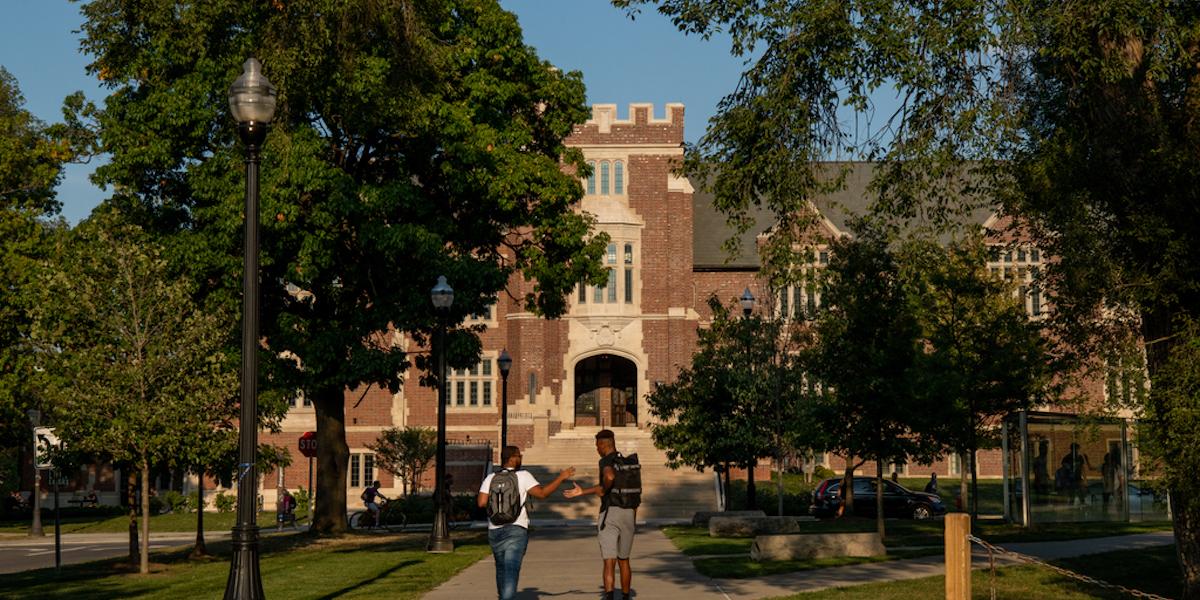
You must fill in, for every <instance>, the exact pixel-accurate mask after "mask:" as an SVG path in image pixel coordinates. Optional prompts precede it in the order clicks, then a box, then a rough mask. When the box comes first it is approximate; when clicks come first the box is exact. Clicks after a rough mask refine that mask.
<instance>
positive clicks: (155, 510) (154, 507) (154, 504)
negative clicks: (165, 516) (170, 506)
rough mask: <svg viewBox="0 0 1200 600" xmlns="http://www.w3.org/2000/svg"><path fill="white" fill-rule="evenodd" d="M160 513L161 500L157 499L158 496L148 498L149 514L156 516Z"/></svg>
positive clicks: (161, 508) (161, 507)
mask: <svg viewBox="0 0 1200 600" xmlns="http://www.w3.org/2000/svg"><path fill="white" fill-rule="evenodd" d="M162 511H163V501H162V498H159V497H158V496H150V514H151V515H157V514H161V513H162Z"/></svg>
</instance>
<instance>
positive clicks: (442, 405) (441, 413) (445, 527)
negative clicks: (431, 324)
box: [425, 275, 454, 554]
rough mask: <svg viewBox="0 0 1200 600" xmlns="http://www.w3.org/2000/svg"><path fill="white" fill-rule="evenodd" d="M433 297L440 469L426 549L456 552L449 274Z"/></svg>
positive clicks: (436, 286) (436, 481) (438, 464)
mask: <svg viewBox="0 0 1200 600" xmlns="http://www.w3.org/2000/svg"><path fill="white" fill-rule="evenodd" d="M429 296H430V297H431V298H432V299H433V309H434V312H436V313H437V321H438V323H437V332H436V335H435V337H434V340H433V346H434V352H435V353H436V354H437V370H438V376H437V382H438V393H437V403H438V411H437V415H438V424H437V459H436V460H437V465H436V467H437V469H436V471H435V472H434V473H435V475H434V480H435V484H434V491H433V505H434V510H435V511H436V512H434V514H433V529H431V530H430V531H429V545H428V546H426V548H425V549H426V550H427V551H429V552H433V553H438V554H444V553H446V552H453V551H454V542H453V541H451V540H450V523H449V522H448V521H447V520H446V502H445V501H446V500H447V498H446V318H447V316H448V315H449V314H450V306H451V305H453V304H454V288H452V287H450V285H449V284H448V283H446V276H445V275H439V276H438V281H437V285H435V286H433V289H432V290H430V291H429Z"/></svg>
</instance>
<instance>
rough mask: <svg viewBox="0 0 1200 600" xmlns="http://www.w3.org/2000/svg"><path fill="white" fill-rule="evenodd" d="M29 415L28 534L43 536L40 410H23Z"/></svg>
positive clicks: (44, 533)
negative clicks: (30, 484)
mask: <svg viewBox="0 0 1200 600" xmlns="http://www.w3.org/2000/svg"><path fill="white" fill-rule="evenodd" d="M25 414H26V416H28V417H29V426H30V428H31V429H32V430H33V460H31V461H30V463H31V464H33V494H31V495H32V496H33V498H32V500H33V522H32V523H30V525H29V535H30V536H44V535H46V532H44V531H42V472H41V470H39V469H38V467H37V447H38V442H37V428H38V426H39V425H41V424H42V411H40V410H38V409H36V408H31V409H29V410H27V411H25Z"/></svg>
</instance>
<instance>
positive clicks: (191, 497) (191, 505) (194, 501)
mask: <svg viewBox="0 0 1200 600" xmlns="http://www.w3.org/2000/svg"><path fill="white" fill-rule="evenodd" d="M187 502H188V503H187V505H188V510H189V511H192V512H195V511H196V509H197V508H200V492H192V493H190V494H188V499H187Z"/></svg>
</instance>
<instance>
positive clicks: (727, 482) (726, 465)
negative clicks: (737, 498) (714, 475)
mask: <svg viewBox="0 0 1200 600" xmlns="http://www.w3.org/2000/svg"><path fill="white" fill-rule="evenodd" d="M730 489H731V488H730V487H729V462H726V463H725V510H733V508H732V507H730V506H729V490H730Z"/></svg>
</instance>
